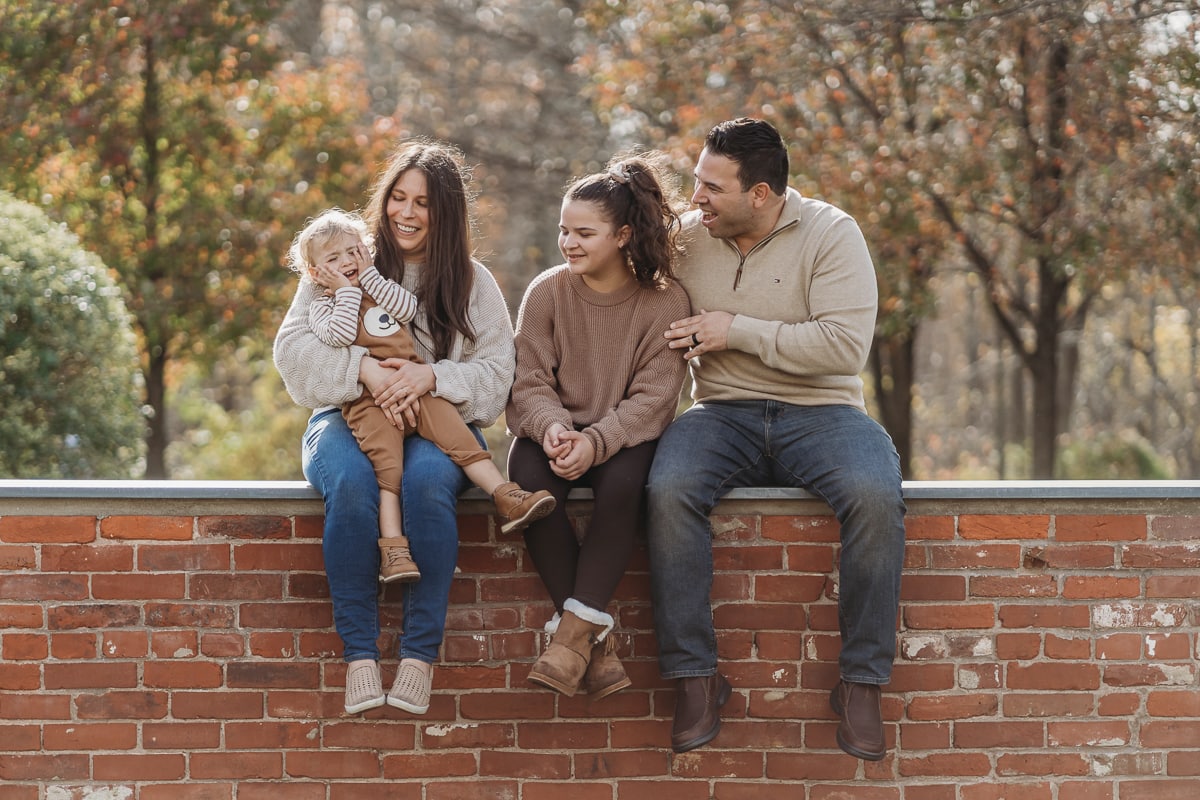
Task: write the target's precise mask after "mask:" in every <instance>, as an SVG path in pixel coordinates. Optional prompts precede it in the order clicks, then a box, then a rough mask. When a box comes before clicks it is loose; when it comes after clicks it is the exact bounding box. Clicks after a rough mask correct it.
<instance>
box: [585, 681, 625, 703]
mask: <svg viewBox="0 0 1200 800" xmlns="http://www.w3.org/2000/svg"><path fill="white" fill-rule="evenodd" d="M630 686H633V681H631V680H630V679H629V678H628V677H626V678H625V679H624V680H619V681H617V682H616V683H613V684H610V685H608V686H605V687H603V688H601V689H597V690H596V691H594V692H588V693H587V696H588V699H589V700H592V701H595V700H603V699H604V698H606V697H608V696H609V695H610V694H616V693H617V692H619V691H621V690H622V689H628V688H629V687H630Z"/></svg>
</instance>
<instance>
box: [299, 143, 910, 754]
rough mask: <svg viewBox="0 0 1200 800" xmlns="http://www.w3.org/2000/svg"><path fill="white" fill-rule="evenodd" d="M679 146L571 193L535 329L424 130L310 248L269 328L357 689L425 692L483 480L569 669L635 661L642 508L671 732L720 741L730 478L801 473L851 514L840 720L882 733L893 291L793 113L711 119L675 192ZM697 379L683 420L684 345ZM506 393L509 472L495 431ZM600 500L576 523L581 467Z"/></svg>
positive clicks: (756, 482) (373, 697)
mask: <svg viewBox="0 0 1200 800" xmlns="http://www.w3.org/2000/svg"><path fill="white" fill-rule="evenodd" d="M664 160H665V159H663V158H662V157H661V155H660V154H657V153H642V154H639V155H635V156H630V157H624V158H621V157H618V158H615V159H613V161H611V162H610V163H609V165H608V168H607V169H606V170H605V171H603V172H600V173H596V174H594V175H589V176H587V177H584V178H581V179H579V180H578V181H576V182H575V183H573V184H572V185H571V186H570V187H569V188H568V189H567V191H566V193H565V196H564V197H563V201H562V209H561V215H560V218H559V237H558V243H559V249H560V250H561V252H562V256H563V258H564V259H565V263H564V264H562V265H560V266H558V267H554V268H552V269H549V270H546V271H545V272H542V273H541V274H539V275H538V276H537V277H536V278H535V279H534V280H533V281H532V282H531V284H530V285H529V287H528V288H527V290H526V292H525V296H524V298H523V300H522V301H521V307H520V310H519V312H518V315H517V326H516V330H515V333H514V330H513V327H512V323H511V319H510V315H509V310H508V307H507V306H506V304H505V301H504V297H503V295H502V294H501V292H500V289H499V286H498V285H497V284H496V281H495V279H494V278H493V277H492V275H491V273H490V272H488V270H487V269H486V268H485V267H484V266H483V265H482V264H480V263H479V262H478V261H475V260H474V259H473V258H472V257H471V252H472V250H471V244H470V238H469V222H468V219H469V217H468V192H467V185H466V184H467V181H466V173H465V170H464V167H463V164H462V159H461V157H460V154H459V153H457V152H456V151H455V150H453V149H452V148H450V147H447V146H446V145H443V144H440V143H434V142H428V141H414V142H409V143H406V144H404V145H403V146H401V147H400V149H399V150H398V151H397V152H396V153H395V155H394V156H393V157H392V159H391V160H390V161H389V164H388V166H387V168H386V170H385V171H384V172H383V173H382V174H381V175H380V177H379V179H378V181H377V183H376V185H375V187H374V191H373V193H372V195H371V199H370V201H369V204H368V206H367V208H366V211H365V219H363V218H361V217H359V216H358V215H356V214H349V213H346V212H340V211H336V210H333V211H330V212H327V213H325V214H322V215H320V216H318V217H317V218H316V219H314V220H313V221H312V222H311V223H310V224H309V225H308V226H306V228H305V229H304V230H303V231H301V232H300V233H299V234H298V235H297V237H296V240H295V243H294V245H293V247H292V251H291V253H290V262H291V266H292V267H293V268H294V269H295V270H296V271H297V272H298V273H299V274H300V276H301V280H300V284H299V288H298V290H297V292H296V296H295V299H294V300H293V302H292V305H291V307H290V309H289V310H288V313H287V316H286V318H285V319H284V322H283V325H282V326H281V328H280V330H279V333H278V335H277V337H276V339H275V363H276V365H277V367H278V369H279V371H280V373H281V375H282V376H283V379H284V383H285V384H286V386H287V389H288V392H289V393H290V394H291V396H292V397H293V398H294V399H295V400H296V402H298V403H300V404H302V405H304V406H306V407H309V408H313V409H315V410H314V411H313V414H312V416H311V418H310V420H309V424H308V429H307V431H306V432H305V434H304V439H303V442H302V452H303V468H304V475H305V477H306V478H307V479H308V481H309V482H310V483H311V484H312V485H313V486H314V487H316V489H317V491H318V492H320V494H321V495H322V497H323V498H324V503H325V531H324V539H323V550H324V557H325V569H326V573H327V576H328V580H329V587H330V594H331V597H332V601H333V612H334V624H335V627H336V629H337V632H338V635H339V636H340V637H341V640H342V644H343V657H344V658H345V660H346V662H347V673H346V702H345V706H346V710H347V712H350V713H357V712H359V711H363V710H366V709H369V708H375V707H378V706H381V705H383V704H385V703H386V704H388V705H391V706H395V707H397V708H401V709H404V710H406V711H409V712H411V713H414V714H422V713H424V712H425V711H427V710H428V708H429V698H430V691H431V688H432V681H433V663H434V661H435V660H436V659H437V655H438V650H439V649H440V647H441V643H442V638H443V634H444V630H445V618H446V611H447V608H448V605H449V596H450V584H451V581H452V578H453V575H454V569H455V561H456V559H457V552H458V534H457V527H456V525H457V499H458V495H459V494H460V493H461V492H463V491H464V490H465V489H466V488H467V487H468V486H470V485H476V486H479V487H481V488H482V489H484V490H485V491H486V492H488V493H489V494H490V495H491V496H492V498H493V499H494V501H495V503H496V509H497V513H498V515H499V516H500V517H501V519H502V520H503V522H502V531H503V532H505V533H508V532H512V531H518V530H520V531H521V532H522V534H523V536H524V539H525V544H526V547H527V548H528V551H529V555H530V558H531V560H532V562H533V564H534V567H535V568H536V569H537V571H538V574H539V575H540V577H541V579H542V582H543V583H544V584H545V587H546V591H547V593H548V594H549V597H550V599H551V601H553V603H554V607H555V612H556V613H555V614H554V616H553V618H552V619H551V620H550V621H549V622H548V623H547V626H546V627H547V630H548V631H549V632H550V634H551V638H550V644H549V645H548V647H547V648H546V649H545V651H544V653H543V654H542V655H541V657H540V658H538V660H537V662H536V663H535V664H534V665H533V668H532V670H531V671H530V673H529V679H530V680H531V681H533V682H534V683H536V684H539V685H541V686H545V687H547V688H549V689H551V690H553V691H556V692H561V693H563V694H565V695H572V694H575V693H577V692H586V693H588V694H589V695H591V696H593V697H603V696H606V695H609V694H612V693H614V692H617V691H620V690H621V689H624V688H625V687H627V686H629V685H630V679H629V677H628V676H627V675H626V673H625V670H624V669H623V667H622V666H621V662H620V660H619V659H618V657H617V655H616V653H615V652H614V650H613V647H612V642H613V639H612V637H611V635H610V634H611V633H612V630H613V625H614V620H613V617H612V616H611V615H610V614H609V613H608V612H607V610H606V607H607V606H608V604H609V601H610V600H611V599H612V595H613V592H614V591H615V589H616V586H617V583H618V581H619V580H620V579H621V576H622V575H623V573H624V571H625V569H626V566H627V563H628V561H629V558H630V555H631V553H632V550H633V543H634V535H635V531H636V530H637V528H638V525H639V520H640V519H641V518H642V517H643V513H642V512H643V508H644V509H645V511H646V514H645V518H646V520H647V525H648V527H647V532H646V533H647V538H648V546H649V555H650V575H651V581H652V588H653V605H654V620H655V634H656V638H657V641H658V659H659V668H660V671H661V674H662V677H663V678H664V679H670V680H674V681H675V683H676V692H677V696H676V703H675V717H674V724H673V728H672V732H671V747H672V749H673V750H674V751H675V752H678V753H682V752H685V751H688V750H692V749H694V748H697V747H700V746H701V745H703V744H705V743H707V742H709V741H711V740H712V739H713V738H714V737H715V736H716V735H717V733H718V732H719V730H720V727H721V718H720V709H721V706H723V705H724V704H725V703H726V702H727V701H728V699H729V697H730V694H731V692H732V687H731V685H730V683H729V681H728V680H726V678H725V676H723V675H722V674H721V673H720V671H719V669H718V664H717V646H716V635H715V631H714V627H713V619H712V611H711V605H710V590H711V586H712V576H713V560H712V529H711V527H710V524H709V519H708V515H709V512H710V511H711V510H712V508H713V507H714V506H715V505H716V503H717V502H718V501H719V500H720V499H721V497H723V496H724V495H725V494H726V493H727V492H729V490H731V489H734V488H738V487H745V486H763V485H778V486H791V487H800V488H804V489H807V490H809V491H811V492H813V493H815V494H817V495H819V496H820V497H821V498H823V499H824V500H825V501H826V502H828V503H829V505H830V506H831V508H832V509H833V511H834V513H835V515H836V517H837V520H838V522H839V523H840V535H841V556H840V567H839V569H840V590H839V597H838V620H839V624H840V628H841V636H842V649H841V654H840V656H839V671H840V680H839V681H838V683H837V685H836V686H835V687H833V689H832V691H831V694H830V698H829V699H830V704H831V706H832V708H833V710H834V712H836V713H837V715H838V716H839V718H840V720H841V721H840V724H839V726H838V729H837V742H838V745H839V746H840V747H841V748H842V749H843V750H844V751H846V752H847V753H850V754H851V755H853V756H856V757H858V758H863V759H868V760H879V759H882V758H883V757H884V756H885V755H886V744H885V741H884V733H883V721H882V715H881V709H880V687H881V686H882V685H883V684H885V683H887V682H888V680H889V679H890V676H891V670H892V662H893V660H894V657H895V650H896V637H895V620H896V612H897V608H898V605H899V592H900V571H901V564H902V560H903V552H904V503H903V500H902V497H901V476H900V464H899V459H898V457H897V455H896V450H895V448H894V446H893V445H892V442H891V439H890V438H889V436H888V435H887V433H886V432H885V431H884V430H883V428H882V427H881V426H880V425H878V424H877V423H876V422H874V421H873V420H872V419H871V418H870V417H869V416H868V415H867V413H866V409H865V403H864V400H863V391H862V382H861V380H860V379H859V377H858V376H859V373H860V372H861V371H862V369H863V367H864V365H865V363H866V359H867V354H868V350H869V348H870V345H871V339H872V335H873V329H874V324H875V314H876V309H877V299H878V298H877V288H876V280H875V272H874V267H873V265H872V262H871V256H870V253H869V251H868V248H867V245H866V242H865V241H864V239H863V236H862V233H861V231H860V230H859V227H858V225H857V223H856V222H855V221H854V219H853V218H851V217H850V216H849V215H847V214H846V213H844V212H842V211H840V210H839V209H837V208H835V207H833V206H831V205H829V204H828V203H824V202H821V201H819V200H814V199H810V198H806V197H802V196H801V195H800V193H799V192H797V191H796V190H795V189H793V188H790V187H789V186H788V184H787V181H788V156H787V148H786V145H785V144H784V142H783V140H782V138H781V137H780V135H779V133H778V132H777V131H776V129H775V128H774V127H772V126H771V125H770V124H769V123H767V122H764V121H762V120H755V119H737V120H730V121H727V122H723V123H720V124H718V125H717V126H716V127H714V128H713V129H712V130H711V131H710V132H709V133H708V136H707V137H706V139H705V142H704V148H703V150H702V151H701V153H700V156H699V158H698V160H697V162H696V166H695V170H694V180H695V190H694V192H693V194H692V197H691V202H692V204H693V205H694V206H696V208H695V209H693V210H691V211H689V212H688V213H685V214H683V215H682V216H680V214H679V212H678V210H677V209H678V208H679V203H678V202H677V200H678V198H677V197H676V192H675V191H673V189H674V186H675V183H676V182H675V181H673V180H672V178H671V176H670V174H669V173H668V171H667V170H666V169H665V168H664V167H663V165H662V164H663V162H664ZM686 370H690V371H691V378H692V386H693V390H692V399H693V404H692V405H691V406H690V407H689V408H688V409H687V411H685V412H684V413H683V414H681V415H679V417H678V419H675V418H674V417H675V411H676V408H677V400H678V395H679V392H680V389H681V386H682V384H683V379H684V376H685V371H686ZM501 412H504V414H505V420H506V422H507V425H508V428H509V431H510V432H511V433H512V435H513V436H514V437H515V440H514V442H513V445H512V448H511V451H510V453H509V462H508V472H509V478H510V480H508V481H506V480H504V478H503V476H501V475H500V473H499V471H498V470H496V468H495V467H494V465H492V463H491V460H490V457H489V456H488V455H487V452H486V450H485V449H484V447H483V437H482V436H481V434H480V428H481V427H486V426H488V425H490V424H492V423H493V422H495V421H496V420H497V419H498V418H499V417H500V414H501ZM577 486H579V487H588V488H590V489H591V490H592V492H593V496H594V508H593V511H592V515H591V520H590V523H589V525H588V528H587V530H586V531H585V532H584V533H583V535H582V536H581V537H579V538H577V537H576V536H575V534H574V532H573V530H572V527H571V524H570V522H569V520H568V519H567V515H566V509H565V505H566V502H565V501H566V498H567V495H568V492H569V491H570V490H571V489H572V488H574V487H577ZM380 581H383V582H391V581H397V582H400V583H401V585H402V592H403V598H402V599H403V619H402V624H403V631H404V633H403V636H402V637H401V638H400V646H399V653H398V656H399V659H400V664H399V667H398V669H397V672H396V678H395V681H394V683H393V684H392V686H391V688H390V690H389V691H387V692H386V693H385V691H384V688H383V683H382V678H381V673H380V668H379V655H380V654H379V651H378V646H377V640H378V637H379V632H380V631H379V607H378V602H379V592H378V588H379V582H380Z"/></svg>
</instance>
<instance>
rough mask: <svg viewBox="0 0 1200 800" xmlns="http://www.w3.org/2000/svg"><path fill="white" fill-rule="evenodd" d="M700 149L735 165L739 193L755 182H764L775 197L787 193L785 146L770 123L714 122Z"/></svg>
mask: <svg viewBox="0 0 1200 800" xmlns="http://www.w3.org/2000/svg"><path fill="white" fill-rule="evenodd" d="M704 147H705V149H707V150H708V152H710V153H715V154H716V155H719V156H724V157H725V158H728V159H729V160H730V161H735V162H737V165H738V181H739V182H740V183H741V185H742V191H743V192H745V191H748V190H749V189H750V187H751V186H753V185H754V184H756V183H765V184H766V185H767V186H769V187H771V191H772V192H774V193H775V194H779V195H781V194H783V193H784V192H786V191H787V182H788V154H787V146H786V145H784V143H783V137H781V136H780V135H779V131H777V130H775V126H773V125H772V124H771V123H769V122H766V121H764V120H761V119H751V118H749V117H741V118H739V119H731V120H727V121H725V122H721V123H718V124H717V125H715V126H713V129H712V130H711V131H709V132H708V136H707V137H705V139H704Z"/></svg>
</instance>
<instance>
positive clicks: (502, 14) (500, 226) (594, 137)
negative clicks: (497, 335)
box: [317, 0, 611, 309]
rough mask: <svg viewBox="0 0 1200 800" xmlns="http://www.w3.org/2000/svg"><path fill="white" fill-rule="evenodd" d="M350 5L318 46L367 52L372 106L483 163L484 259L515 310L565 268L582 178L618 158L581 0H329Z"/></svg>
mask: <svg viewBox="0 0 1200 800" xmlns="http://www.w3.org/2000/svg"><path fill="white" fill-rule="evenodd" d="M323 5H324V7H325V8H326V12H327V13H328V12H329V10H330V9H331V8H335V9H340V10H341V13H340V14H339V15H338V17H337V20H338V24H337V25H336V26H335V28H334V30H335V31H341V32H342V33H341V35H334V36H329V35H326V36H325V37H323V41H320V42H318V43H317V44H318V45H319V47H318V50H319V51H320V52H323V53H325V54H328V55H332V56H340V55H344V54H346V53H357V54H360V55H361V58H362V59H363V61H364V63H365V64H366V78H367V83H368V87H369V88H368V91H369V94H370V97H371V109H372V112H373V113H374V114H375V115H376V116H377V117H379V118H382V119H390V118H392V117H393V116H394V117H395V118H396V119H397V120H398V124H399V126H400V127H399V129H398V130H395V131H394V132H395V133H396V134H397V135H405V134H409V135H423V136H431V137H435V138H438V139H442V140H445V141H448V142H451V143H453V144H455V145H456V146H458V147H459V148H460V149H461V150H462V151H463V152H464V154H465V155H466V158H467V161H468V162H469V163H471V164H472V165H474V166H475V178H476V183H477V189H478V190H479V197H478V205H477V220H478V226H479V232H480V234H481V235H480V236H479V237H478V241H477V244H479V245H480V250H481V252H480V255H481V257H482V258H483V259H484V261H485V262H486V263H487V265H488V266H489V267H490V268H491V269H492V270H493V271H494V272H495V273H496V276H497V279H498V280H499V281H500V285H501V286H502V287H503V289H504V291H505V295H506V296H507V298H508V301H509V303H510V305H511V306H513V308H514V309H515V307H516V305H517V303H518V302H519V301H520V298H521V296H522V294H523V293H524V289H525V286H526V285H527V284H528V282H529V280H530V279H531V278H532V277H533V276H534V275H536V274H537V273H538V272H540V271H541V270H543V269H545V268H546V267H549V266H552V265H554V264H557V263H559V261H560V260H561V257H560V255H559V252H558V245H557V236H558V211H559V205H560V203H561V200H562V191H563V189H564V188H565V187H566V184H567V183H568V182H569V180H570V179H571V178H573V177H578V176H580V175H583V174H585V173H587V172H591V171H595V170H597V169H599V167H600V166H601V165H602V164H603V163H604V161H605V160H607V159H608V157H609V156H610V155H611V146H610V143H609V135H608V131H607V130H606V128H605V127H604V126H603V125H601V124H600V123H599V122H598V120H597V118H596V115H595V113H594V112H593V110H592V108H591V106H590V105H589V103H588V101H587V97H586V94H585V92H584V87H585V86H586V83H587V78H588V76H587V75H586V74H585V73H584V72H582V71H581V70H580V68H579V65H578V64H577V58H578V55H579V53H580V52H582V50H583V49H584V47H585V44H586V41H587V39H588V37H589V31H588V29H587V28H586V27H585V26H584V25H582V24H581V23H582V21H581V19H580V17H579V14H580V7H581V6H583V5H584V3H583V2H579V1H578V0H534V1H533V2H531V1H530V0H471V1H470V2H461V3H429V2H424V1H423V0H354V1H353V2H351V1H350V0H347V1H346V2H334V1H333V0H329V1H328V2H325V3H324V4H323Z"/></svg>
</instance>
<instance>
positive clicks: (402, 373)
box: [371, 358, 437, 425]
mask: <svg viewBox="0 0 1200 800" xmlns="http://www.w3.org/2000/svg"><path fill="white" fill-rule="evenodd" d="M380 365H381V366H383V367H386V368H388V369H390V370H392V378H391V379H390V380H389V381H388V383H387V385H386V386H384V387H383V388H382V389H381V390H380V391H378V392H375V391H372V392H371V394H372V395H373V396H374V397H375V403H376V404H377V405H379V407H380V408H388V407H395V408H396V409H397V416H399V415H403V416H404V418H405V419H407V420H408V421H409V424H410V425H416V424H417V414H418V413H420V404H419V403H418V402H417V400H418V398H420V397H421V395H423V394H426V393H428V392H432V391H433V390H434V389H436V388H437V375H435V374H434V372H433V367H431V366H430V365H429V364H418V363H417V362H415V361H408V360H405V359H403V358H388V359H384V360H383V361H381V362H380Z"/></svg>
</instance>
